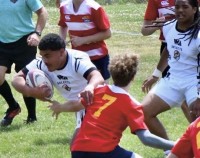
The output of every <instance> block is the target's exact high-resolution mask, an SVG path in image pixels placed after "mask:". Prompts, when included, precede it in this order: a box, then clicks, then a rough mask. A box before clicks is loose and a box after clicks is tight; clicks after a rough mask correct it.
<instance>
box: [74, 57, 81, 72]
mask: <svg viewBox="0 0 200 158" xmlns="http://www.w3.org/2000/svg"><path fill="white" fill-rule="evenodd" d="M81 59H83V58H75V71H76V72H77V71H78V68H79V66H80V60H81Z"/></svg>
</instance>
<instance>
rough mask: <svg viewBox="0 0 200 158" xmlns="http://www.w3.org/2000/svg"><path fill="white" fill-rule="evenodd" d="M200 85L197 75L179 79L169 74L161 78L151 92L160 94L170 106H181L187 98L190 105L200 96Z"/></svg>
mask: <svg viewBox="0 0 200 158" xmlns="http://www.w3.org/2000/svg"><path fill="white" fill-rule="evenodd" d="M198 87H199V86H198V80H197V79H196V78H195V77H190V78H181V79H180V78H178V79H177V78H173V77H171V76H169V77H165V78H161V79H160V81H159V82H158V83H157V84H156V85H155V86H154V87H153V88H152V90H151V91H150V93H154V94H156V95H157V96H159V97H160V98H161V99H162V100H163V101H165V102H166V103H167V104H168V105H169V106H170V107H180V106H181V105H182V103H183V101H185V100H186V102H187V105H188V106H190V105H191V103H192V102H194V101H195V100H196V99H197V97H198V90H199V89H198Z"/></svg>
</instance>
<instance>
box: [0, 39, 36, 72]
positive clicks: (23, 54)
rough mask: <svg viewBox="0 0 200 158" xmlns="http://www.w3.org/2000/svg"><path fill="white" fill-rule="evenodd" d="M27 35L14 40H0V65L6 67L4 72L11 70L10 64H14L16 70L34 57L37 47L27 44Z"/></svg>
mask: <svg viewBox="0 0 200 158" xmlns="http://www.w3.org/2000/svg"><path fill="white" fill-rule="evenodd" d="M28 36H29V35H26V36H23V37H22V38H20V39H19V40H17V41H16V42H11V43H3V42H0V66H5V67H7V68H8V70H7V72H6V73H10V72H11V66H12V64H15V71H16V72H18V71H20V70H21V69H22V68H24V67H25V66H26V65H27V64H28V63H30V62H31V61H32V60H33V59H34V58H36V53H37V47H35V46H28V44H27V38H28Z"/></svg>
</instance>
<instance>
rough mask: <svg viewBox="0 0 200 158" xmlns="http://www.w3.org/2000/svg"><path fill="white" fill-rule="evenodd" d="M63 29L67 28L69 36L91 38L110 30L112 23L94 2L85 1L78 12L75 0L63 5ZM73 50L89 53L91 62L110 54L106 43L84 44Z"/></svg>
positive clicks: (61, 14)
mask: <svg viewBox="0 0 200 158" xmlns="http://www.w3.org/2000/svg"><path fill="white" fill-rule="evenodd" d="M58 25H59V26H61V27H67V28H68V33H69V36H71V35H74V36H79V37H84V36H90V35H93V34H96V33H98V32H101V31H105V30H107V29H109V28H110V22H109V19H108V16H107V15H106V13H105V11H104V9H103V8H102V7H101V6H100V5H99V4H98V3H97V2H95V1H93V0H84V1H83V2H82V3H81V5H80V7H79V9H78V11H77V12H75V11H74V8H73V0H67V1H64V2H63V3H61V7H60V20H59V23H58ZM72 48H73V49H77V50H81V51H84V52H87V53H88V55H89V56H90V58H91V60H96V59H99V58H102V57H103V56H105V55H107V54H108V49H107V46H106V44H105V42H104V41H99V42H95V43H89V44H84V45H81V46H78V47H74V46H73V45H72Z"/></svg>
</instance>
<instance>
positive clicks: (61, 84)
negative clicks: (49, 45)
mask: <svg viewBox="0 0 200 158" xmlns="http://www.w3.org/2000/svg"><path fill="white" fill-rule="evenodd" d="M66 51H67V52H68V53H67V54H68V60H67V61H66V62H67V63H66V66H65V67H64V68H63V69H61V70H56V71H53V72H49V71H48V68H47V66H46V65H45V64H44V62H43V61H42V59H41V58H37V59H35V60H33V61H32V62H31V63H29V64H28V65H27V66H26V68H27V69H28V70H30V69H34V68H37V69H40V70H42V71H44V72H45V73H46V74H47V75H49V77H50V78H51V80H52V82H53V85H54V86H55V88H56V89H57V90H58V91H59V92H60V93H61V95H62V96H63V97H64V98H65V99H67V100H77V99H78V94H79V93H80V92H81V91H82V90H83V89H84V88H85V87H86V85H87V80H86V78H84V77H87V73H88V72H90V71H92V70H94V69H96V67H95V66H94V65H93V64H92V62H91V61H90V58H89V56H88V55H87V54H86V53H84V52H81V51H77V50H72V49H66ZM84 75H86V76H84Z"/></svg>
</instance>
